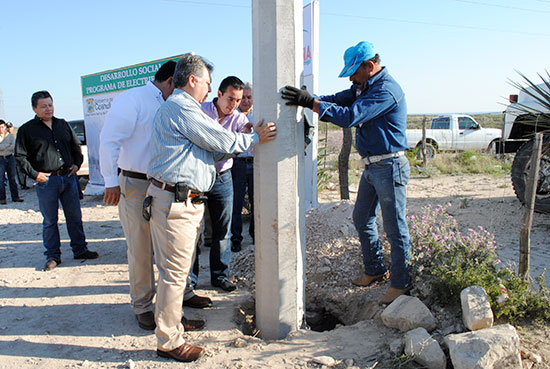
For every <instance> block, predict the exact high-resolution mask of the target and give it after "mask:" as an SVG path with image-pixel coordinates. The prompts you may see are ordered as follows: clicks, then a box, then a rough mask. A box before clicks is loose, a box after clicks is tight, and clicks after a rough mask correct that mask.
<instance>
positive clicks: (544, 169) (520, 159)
mask: <svg viewBox="0 0 550 369" xmlns="http://www.w3.org/2000/svg"><path fill="white" fill-rule="evenodd" d="M533 142H534V140H533V139H531V140H529V141H527V142H526V143H524V144H523V145H521V147H520V148H519V150H518V151H517V153H516V156H515V158H514V162H513V163H512V186H513V187H514V192H515V193H516V196H517V197H518V199H519V201H521V203H522V204H525V191H526V188H527V178H528V175H529V168H530V166H531V152H532V151H533ZM542 145H543V146H542V156H541V159H540V170H539V176H538V181H537V195H536V198H535V211H537V212H539V213H550V135H545V136H544V139H543V144H542Z"/></svg>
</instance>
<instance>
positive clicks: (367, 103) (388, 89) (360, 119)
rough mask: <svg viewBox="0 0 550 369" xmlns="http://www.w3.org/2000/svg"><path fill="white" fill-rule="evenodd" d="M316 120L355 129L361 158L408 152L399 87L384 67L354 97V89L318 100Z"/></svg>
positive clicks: (355, 88)
mask: <svg viewBox="0 0 550 369" xmlns="http://www.w3.org/2000/svg"><path fill="white" fill-rule="evenodd" d="M319 100H321V103H320V105H319V119H320V120H322V121H326V122H331V123H334V124H336V125H337V126H340V127H343V128H351V127H356V128H357V132H356V136H355V146H356V147H357V151H358V152H359V154H360V155H361V156H362V157H366V156H372V155H382V154H388V153H392V152H398V151H402V150H406V149H408V146H407V136H406V134H405V131H406V129H407V103H406V101H405V93H404V92H403V90H402V89H401V86H399V84H398V83H397V81H396V80H395V79H393V77H392V76H390V75H389V73H388V70H387V69H386V68H385V67H383V68H382V70H381V71H380V72H378V73H377V74H376V75H374V76H373V77H371V78H370V79H369V80H368V81H367V83H366V85H365V88H364V89H363V91H361V93H360V94H359V95H357V86H356V85H353V86H352V87H351V88H350V89H349V90H344V91H342V92H338V93H337V94H335V95H327V96H321V97H320V98H319Z"/></svg>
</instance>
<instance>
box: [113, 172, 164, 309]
mask: <svg viewBox="0 0 550 369" xmlns="http://www.w3.org/2000/svg"><path fill="white" fill-rule="evenodd" d="M118 181H119V183H120V191H121V196H120V202H119V203H118V214H119V217H120V223H121V224H122V230H123V231H124V236H125V237H126V245H127V246H128V252H127V253H128V272H129V274H130V278H129V280H130V297H131V300H132V307H133V309H134V312H135V313H136V314H143V313H145V312H148V311H152V310H153V297H154V296H155V275H154V273H153V245H152V242H151V231H150V228H149V222H148V221H146V220H145V219H144V218H143V216H142V215H141V213H142V211H141V209H142V205H143V199H144V198H145V193H146V192H147V187H149V181H147V180H144V179H137V178H130V177H126V176H123V175H122V174H120V175H119V176H118Z"/></svg>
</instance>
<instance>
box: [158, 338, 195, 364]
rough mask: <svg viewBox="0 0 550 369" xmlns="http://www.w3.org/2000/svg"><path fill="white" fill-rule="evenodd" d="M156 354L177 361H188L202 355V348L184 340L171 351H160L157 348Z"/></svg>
mask: <svg viewBox="0 0 550 369" xmlns="http://www.w3.org/2000/svg"><path fill="white" fill-rule="evenodd" d="M157 355H158V356H160V357H167V358H171V359H174V360H177V361H184V362H190V361H195V360H197V359H198V358H200V357H201V356H202V355H204V349H203V348H202V347H198V346H193V345H190V344H188V343H187V342H184V343H183V345H181V346H180V347H176V348H175V349H173V350H172V351H162V350H158V349H157Z"/></svg>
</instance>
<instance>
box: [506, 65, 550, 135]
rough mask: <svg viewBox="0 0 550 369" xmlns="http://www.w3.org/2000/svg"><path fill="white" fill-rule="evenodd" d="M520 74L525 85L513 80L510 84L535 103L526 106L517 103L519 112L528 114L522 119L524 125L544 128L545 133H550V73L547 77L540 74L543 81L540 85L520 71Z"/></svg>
mask: <svg viewBox="0 0 550 369" xmlns="http://www.w3.org/2000/svg"><path fill="white" fill-rule="evenodd" d="M518 74H519V75H520V76H521V77H522V78H523V81H522V82H523V83H524V84H522V83H520V82H516V81H513V80H509V81H508V82H509V83H510V85H512V86H513V87H515V88H517V89H518V90H520V91H521V92H523V93H524V94H525V95H527V96H529V97H531V98H532V99H533V101H534V102H535V104H533V105H525V104H522V103H521V102H517V103H516V104H515V105H514V107H515V108H516V109H517V110H519V111H520V112H522V113H524V114H526V115H525V116H524V117H523V119H522V123H523V124H530V125H536V126H538V127H542V128H543V129H544V131H543V133H548V132H550V73H549V72H548V71H546V76H544V75H541V74H540V73H538V76H539V77H540V79H541V80H542V83H539V84H537V83H535V82H533V81H531V80H530V79H529V78H527V77H526V76H525V75H524V74H523V73H521V72H519V71H518ZM539 132H540V131H539Z"/></svg>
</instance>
